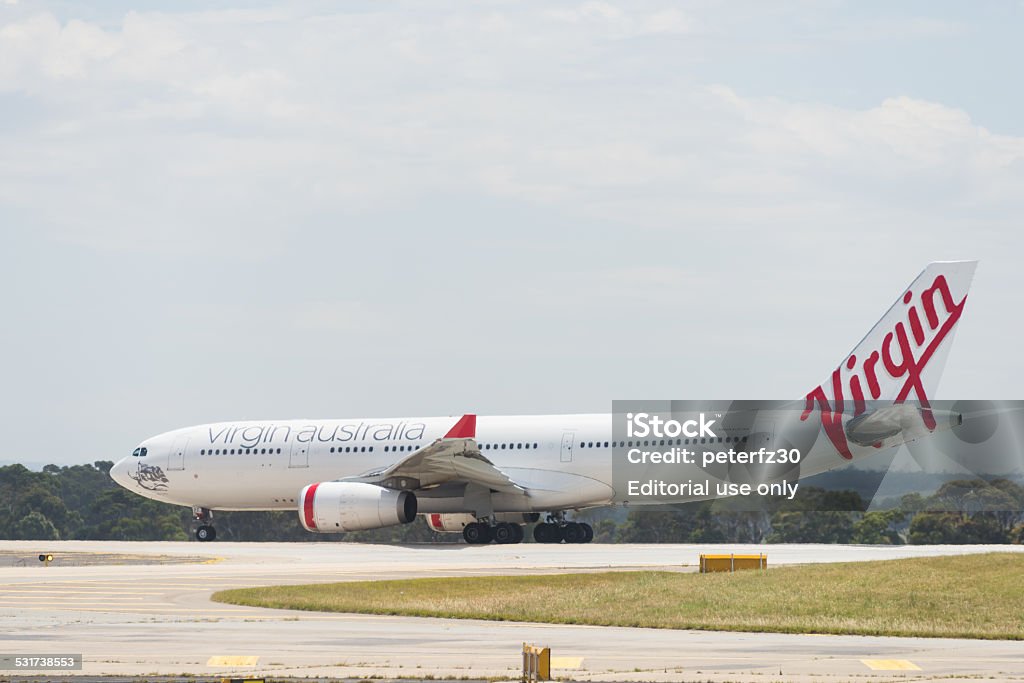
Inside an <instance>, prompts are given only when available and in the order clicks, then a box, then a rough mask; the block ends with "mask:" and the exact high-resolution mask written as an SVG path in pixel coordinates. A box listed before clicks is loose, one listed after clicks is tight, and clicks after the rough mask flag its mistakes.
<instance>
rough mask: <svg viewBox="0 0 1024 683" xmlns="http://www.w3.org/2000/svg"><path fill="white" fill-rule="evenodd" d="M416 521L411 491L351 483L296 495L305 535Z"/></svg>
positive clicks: (311, 487) (330, 484) (311, 488)
mask: <svg viewBox="0 0 1024 683" xmlns="http://www.w3.org/2000/svg"><path fill="white" fill-rule="evenodd" d="M414 519H416V496H415V494H413V493H412V492H411V491H394V490H392V489H387V488H384V487H383V486H377V485H375V484H366V483H362V482H350V481H325V482H321V483H319V484H310V485H309V486H306V487H305V488H303V489H302V492H301V493H300V494H299V520H300V521H301V522H302V526H303V527H305V528H306V531H318V532H320V533H333V532H338V531H360V530H363V529H379V528H381V527H385V526H394V525H396V524H408V523H409V522H411V521H412V520H414Z"/></svg>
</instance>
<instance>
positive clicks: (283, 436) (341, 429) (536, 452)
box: [111, 414, 614, 513]
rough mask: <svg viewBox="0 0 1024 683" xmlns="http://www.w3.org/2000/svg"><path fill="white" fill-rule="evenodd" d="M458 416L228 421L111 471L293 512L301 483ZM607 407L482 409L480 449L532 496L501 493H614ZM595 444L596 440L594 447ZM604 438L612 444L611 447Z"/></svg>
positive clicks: (387, 458) (211, 499) (365, 464)
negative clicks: (510, 412)
mask: <svg viewBox="0 0 1024 683" xmlns="http://www.w3.org/2000/svg"><path fill="white" fill-rule="evenodd" d="M457 419H458V417H457V416H456V417H429V418H394V419H392V418H388V419H357V420H287V421H255V422H223V423H216V424H209V425H201V426H198V427H188V428H185V429H180V430H176V431H173V432H167V433H165V434H161V435H159V436H156V437H153V438H151V439H147V440H146V441H145V442H143V443H142V444H140V448H139V449H137V452H140V451H142V449H145V455H138V456H130V457H127V458H125V459H124V460H121V461H120V462H118V463H117V464H116V465H115V466H114V468H113V469H112V470H111V476H112V477H113V478H114V479H115V480H116V481H117V482H118V483H120V484H121V485H123V486H125V487H126V488H128V489H130V490H132V491H135V492H136V493H139V494H140V495H143V496H146V497H149V498H153V499H156V500H161V501H165V502H168V503H174V504H178V505H188V506H193V507H203V508H209V509H215V510H294V509H295V506H296V504H297V503H296V501H297V497H298V494H299V491H300V490H302V487H304V486H306V485H307V484H312V483H316V482H321V481H332V480H336V479H340V478H344V477H352V476H358V475H361V474H364V473H366V472H369V471H372V470H376V469H381V468H384V467H387V466H388V465H391V464H393V463H395V462H397V461H398V460H401V459H402V458H404V457H407V456H408V455H409V454H410V453H412V452H414V451H416V450H418V449H420V448H422V447H423V446H426V445H428V444H430V443H432V442H433V441H434V440H435V439H437V438H440V437H441V436H443V435H444V434H445V433H446V432H447V431H448V429H450V428H451V426H452V424H453V423H454V422H455V421H456V420H457ZM611 430H612V420H611V415H608V414H591V415H550V416H547V415H532V416H502V417H483V416H481V417H479V418H478V421H477V434H476V441H477V443H478V444H479V446H480V452H481V453H482V454H483V455H484V457H486V458H487V459H488V460H490V461H491V462H493V463H494V464H495V465H496V466H497V467H498V468H500V469H501V470H502V471H504V472H506V473H507V474H508V475H509V476H510V477H512V478H513V479H514V480H515V481H517V482H519V483H522V484H526V485H528V486H529V487H530V488H531V491H532V492H533V495H532V496H531V497H530V498H529V499H524V498H522V497H521V496H514V497H513V496H508V497H505V496H501V495H497V496H496V497H495V501H494V502H495V510H496V511H507V512H531V511H540V510H550V509H557V508H568V507H580V506H589V505H601V504H605V503H608V502H610V501H611V500H612V497H613V493H614V491H613V489H612V486H611V479H612V473H611V470H612V457H611V447H610V444H609V443H608V442H610V440H611ZM588 444H590V445H588ZM606 444H608V445H606ZM418 497H419V501H420V505H419V509H420V512H423V513H430V512H459V511H461V510H462V509H463V508H462V498H461V494H459V495H451V496H446V495H445V490H444V489H443V487H442V488H441V490H439V491H437V492H436V493H434V494H432V493H431V492H429V491H428V492H423V493H421V494H418Z"/></svg>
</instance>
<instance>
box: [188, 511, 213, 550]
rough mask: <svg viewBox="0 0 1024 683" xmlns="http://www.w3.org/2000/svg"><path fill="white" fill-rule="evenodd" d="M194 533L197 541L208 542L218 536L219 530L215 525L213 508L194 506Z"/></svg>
mask: <svg viewBox="0 0 1024 683" xmlns="http://www.w3.org/2000/svg"><path fill="white" fill-rule="evenodd" d="M192 524H193V528H192V534H193V535H194V536H195V537H196V540H197V541H200V542H203V543H205V542H207V541H212V540H214V539H215V538H217V530H216V529H215V528H214V527H213V510H210V509H208V508H201V507H194V508H192Z"/></svg>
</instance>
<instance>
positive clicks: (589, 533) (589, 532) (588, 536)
mask: <svg viewBox="0 0 1024 683" xmlns="http://www.w3.org/2000/svg"><path fill="white" fill-rule="evenodd" d="M580 526H581V527H583V541H582V543H590V542H591V541H593V540H594V527H592V526H590V525H589V524H587V523H586V522H582V523H581V524H580Z"/></svg>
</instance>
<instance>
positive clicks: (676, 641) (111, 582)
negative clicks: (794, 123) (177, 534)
mask: <svg viewBox="0 0 1024 683" xmlns="http://www.w3.org/2000/svg"><path fill="white" fill-rule="evenodd" d="M994 550H999V551H1011V552H1022V551H1024V547H1021V546H982V547H978V546H908V547H864V546H816V545H772V546H741V545H734V546H711V545H706V546H696V545H611V546H603V545H581V546H546V545H534V544H526V545H515V546H494V545H491V546H482V547H479V546H477V547H470V546H461V545H460V546H410V547H397V546H373V545H359V544H347V543H305V544H286V543H211V544H208V545H200V544H197V543H116V542H73V541H69V542H58V543H49V544H39V543H35V542H22V541H0V553H3V554H4V555H5V556H9V557H15V558H17V557H20V556H24V557H25V558H28V559H30V560H33V561H34V564H33V563H32V562H25V563H24V564H22V565H21V566H19V565H18V564H17V563H15V564H14V566H11V565H8V566H5V567H0V654H8V655H10V654H20V653H32V654H51V655H59V654H82V655H84V666H83V669H82V670H81V671H79V672H71V673H77V674H81V675H88V676H104V675H115V676H155V675H163V676H181V675H194V676H200V677H204V678H216V679H219V678H220V677H232V676H241V675H261V676H268V677H275V678H278V677H286V676H302V677H307V676H308V677H315V676H318V677H329V678H360V677H369V676H373V677H385V678H429V677H437V678H476V677H507V678H515V677H517V676H518V672H519V666H520V651H521V647H522V643H523V642H530V643H536V644H540V645H546V646H550V647H551V648H552V656H553V658H554V661H553V666H554V668H555V675H556V677H558V678H565V679H568V678H571V679H576V680H592V681H624V680H640V681H661V680H672V681H678V680H685V681H695V680H709V681H761V682H764V681H779V680H785V681H790V680H795V681H796V680H798V681H817V680H821V681H846V680H849V681H876V680H930V679H939V678H941V679H943V680H958V679H964V680H966V679H969V678H975V677H978V676H983V677H985V678H988V679H990V680H1024V642H1012V641H977V640H952V639H922V638H884V637H861V636H819V635H785V634H757V633H730V632H712V631H703V632H702V631H668V630H654V629H632V628H609V627H594V626H563V625H546V624H520V623H502V622H484V621H468V620H450V619H419V618H409V617H390V616H371V615H347V614H319V613H310V612H297V611H287V610H266V609H259V608H251V607H240V606H233V605H224V604H219V603H213V602H211V601H210V600H209V596H210V594H211V593H213V592H214V591H216V590H220V589H223V588H235V587H245V586H258V585H270V584H283V583H314V582H332V581H345V580H359V579H381V578H407V577H415V576H463V575H493V574H513V573H515V574H518V573H549V572H566V571H607V570H609V569H621V570H626V569H639V568H659V569H675V570H678V571H694V570H695V566H696V563H697V559H698V556H699V554H700V553H702V552H711V553H713V552H736V553H745V552H754V553H757V552H766V553H767V554H768V557H769V564H770V565H776V564H794V563H806V562H836V561H856V560H873V559H890V558H898V557H917V556H926V555H940V554H959V553H976V552H991V551H994ZM40 553H53V555H54V556H55V562H54V563H53V564H51V565H50V566H43V565H42V564H41V563H39V562H38V559H36V558H37V556H38V555H39V554H40ZM72 554H74V555H75V556H76V558H77V560H78V564H76V565H65V566H61V565H59V564H58V563H57V562H56V560H57V559H58V558H60V557H62V556H63V555H69V556H70V555H72ZM89 554H93V555H94V556H95V558H96V559H97V563H91V562H89V561H87V560H86V559H85V555H89ZM146 556H151V557H152V558H153V561H154V563H153V564H145V563H144V562H145V557H146ZM140 557H141V558H143V559H142V560H140ZM168 558H180V559H181V560H183V562H184V563H180V564H177V563H173V562H169V560H168ZM1022 589H1024V577H1022ZM54 673H55V672H47V673H44V674H43V675H45V676H48V677H52V675H54ZM27 674H28V672H15V671H0V680H2V679H3V678H4V677H5V676H14V675H21V676H23V675H27ZM33 678H34V680H40V677H39V676H33Z"/></svg>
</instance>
